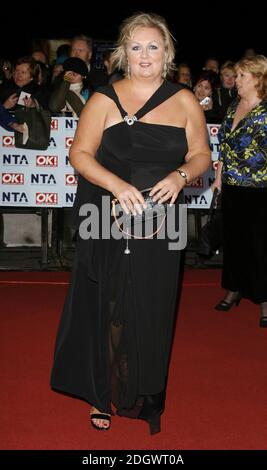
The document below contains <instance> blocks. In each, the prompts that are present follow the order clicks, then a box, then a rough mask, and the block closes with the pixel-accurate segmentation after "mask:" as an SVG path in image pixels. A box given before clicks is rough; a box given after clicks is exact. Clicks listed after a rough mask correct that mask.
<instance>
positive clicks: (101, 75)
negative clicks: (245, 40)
mask: <svg viewBox="0 0 267 470" xmlns="http://www.w3.org/2000/svg"><path fill="white" fill-rule="evenodd" d="M247 53H248V54H255V53H254V51H253V50H252V51H251V50H249V51H248V52H247ZM111 55H112V49H107V50H105V51H104V52H103V55H102V64H100V65H101V68H96V67H95V66H94V65H93V63H92V62H93V60H92V59H93V41H92V39H91V38H90V37H87V36H85V35H80V36H76V37H74V38H73V39H72V41H71V43H70V44H62V45H61V46H59V47H58V49H57V51H56V58H55V59H54V60H53V62H52V63H49V59H48V57H47V54H46V53H45V52H44V50H42V49H38V48H37V49H36V50H33V52H32V53H30V54H29V55H27V56H24V57H20V58H18V59H17V60H16V61H15V62H14V63H12V62H11V61H10V60H8V59H5V58H3V59H1V60H0V106H1V108H5V109H6V110H7V112H8V113H9V112H11V113H12V112H14V111H15V110H16V109H18V108H19V107H21V106H25V107H33V106H36V105H39V106H41V107H42V108H44V109H49V110H50V111H51V112H52V113H54V114H58V113H64V114H65V115H66V113H68V114H69V115H73V116H74V117H79V116H80V113H81V110H82V108H83V106H84V104H85V103H86V102H87V100H88V99H89V97H90V96H91V95H92V93H93V92H94V91H95V90H96V89H97V88H99V87H101V86H104V85H107V84H108V83H114V82H115V81H117V80H121V79H122V78H123V74H122V71H121V70H118V69H117V70H114V68H113V65H112V62H111V60H110V58H111ZM167 78H168V79H169V80H170V81H172V82H174V83H179V84H181V85H182V86H184V87H185V88H188V89H190V90H192V91H193V92H194V94H195V96H196V97H197V99H198V101H199V102H200V104H201V106H202V108H203V111H204V114H205V118H206V121H207V122H209V123H221V122H222V120H223V118H224V116H225V114H226V111H227V108H228V106H229V105H230V103H231V101H232V100H233V99H234V98H235V97H236V95H237V90H236V86H235V71H234V62H233V61H231V60H227V61H226V62H225V63H223V64H222V65H221V66H220V65H219V61H218V60H217V59H216V58H215V57H209V58H207V60H206V61H205V63H204V64H203V68H202V70H200V71H199V73H198V74H195V75H194V76H193V73H192V68H191V67H190V66H189V65H188V64H187V63H179V64H178V65H177V66H176V67H175V69H173V70H170V71H169V74H168V77H167ZM21 92H24V93H21ZM25 93H26V95H25ZM2 116H3V118H2ZM6 116H7V114H6V113H5V112H4V111H3V112H1V114H0V125H2V126H4V127H5V126H6V125H7V121H6ZM13 118H14V116H13ZM8 119H9V118H8ZM11 120H12V118H11ZM10 122H11V121H10ZM15 125H16V124H15ZM7 128H9V130H11V128H12V126H11V128H10V127H9V126H7ZM18 130H19V129H18Z"/></svg>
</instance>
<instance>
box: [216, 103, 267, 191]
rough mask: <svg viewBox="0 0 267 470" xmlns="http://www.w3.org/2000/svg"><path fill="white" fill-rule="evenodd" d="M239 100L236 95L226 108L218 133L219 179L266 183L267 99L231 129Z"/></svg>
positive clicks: (237, 183) (238, 183)
mask: <svg viewBox="0 0 267 470" xmlns="http://www.w3.org/2000/svg"><path fill="white" fill-rule="evenodd" d="M238 102H239V98H237V99H236V100H234V101H233V103H232V104H231V105H230V107H229V108H228V110H227V114H226V116H225V118H224V121H223V123H222V125H221V127H220V130H219V133H218V137H219V142H220V155H219V159H220V160H221V161H222V163H223V169H222V182H223V183H225V184H230V185H234V186H251V187H260V188H263V187H267V100H266V99H265V100H263V101H261V102H260V103H259V104H258V105H257V106H255V107H254V108H253V109H252V110H251V111H250V112H249V113H248V114H247V115H246V116H244V118H243V119H241V120H240V122H239V123H238V125H237V126H236V128H235V129H234V130H232V131H231V128H232V125H233V120H234V115H235V111H236V107H237V105H238Z"/></svg>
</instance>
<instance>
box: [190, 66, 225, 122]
mask: <svg viewBox="0 0 267 470" xmlns="http://www.w3.org/2000/svg"><path fill="white" fill-rule="evenodd" d="M216 75H217V74H216V73H215V72H212V71H211V70H203V71H202V72H201V74H200V75H199V77H198V79H197V81H196V84H195V86H194V89H193V91H194V94H195V96H196V98H197V99H198V101H199V104H200V105H201V106H202V109H203V111H204V114H205V118H206V122H207V123H211V124H215V123H218V122H219V116H218V110H216V109H215V107H214V105H213V99H212V95H213V93H214V91H215V83H216V81H217V76H216Z"/></svg>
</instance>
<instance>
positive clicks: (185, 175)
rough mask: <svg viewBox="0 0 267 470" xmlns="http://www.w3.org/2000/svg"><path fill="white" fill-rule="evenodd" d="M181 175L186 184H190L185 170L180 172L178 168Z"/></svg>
mask: <svg viewBox="0 0 267 470" xmlns="http://www.w3.org/2000/svg"><path fill="white" fill-rule="evenodd" d="M176 171H177V172H178V173H179V175H181V177H182V178H183V179H184V180H185V182H186V184H188V179H187V174H186V173H185V171H184V170H180V169H179V168H177V170H176Z"/></svg>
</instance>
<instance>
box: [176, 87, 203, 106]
mask: <svg viewBox="0 0 267 470" xmlns="http://www.w3.org/2000/svg"><path fill="white" fill-rule="evenodd" d="M174 98H175V99H176V101H177V103H179V104H180V105H181V106H185V107H188V106H189V107H193V108H194V109H195V108H196V107H197V108H198V107H199V103H198V100H197V99H196V97H195V95H194V93H193V92H192V91H190V90H187V89H186V88H184V89H183V90H180V91H179V92H178V93H176V94H175V95H174Z"/></svg>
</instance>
